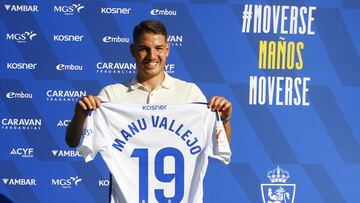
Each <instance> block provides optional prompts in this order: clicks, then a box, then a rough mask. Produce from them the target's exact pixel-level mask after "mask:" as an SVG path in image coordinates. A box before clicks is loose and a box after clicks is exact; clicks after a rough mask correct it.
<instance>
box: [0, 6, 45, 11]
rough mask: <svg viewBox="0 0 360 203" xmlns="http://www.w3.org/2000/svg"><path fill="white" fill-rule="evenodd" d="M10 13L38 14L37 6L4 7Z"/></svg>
mask: <svg viewBox="0 0 360 203" xmlns="http://www.w3.org/2000/svg"><path fill="white" fill-rule="evenodd" d="M4 6H5V9H6V10H7V11H10V12H39V9H38V6H37V5H9V4H7V5H4Z"/></svg>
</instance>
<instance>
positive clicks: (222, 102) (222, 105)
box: [208, 96, 232, 123]
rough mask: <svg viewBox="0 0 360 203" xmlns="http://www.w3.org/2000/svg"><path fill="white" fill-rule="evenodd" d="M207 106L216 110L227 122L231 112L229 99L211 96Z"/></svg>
mask: <svg viewBox="0 0 360 203" xmlns="http://www.w3.org/2000/svg"><path fill="white" fill-rule="evenodd" d="M208 108H211V109H212V110H214V111H215V110H216V111H218V112H219V113H220V117H221V120H222V121H223V122H224V123H227V122H228V121H229V120H230V117H231V113H232V104H231V102H230V101H229V100H227V99H225V98H224V97H222V96H213V97H211V99H210V102H209V103H208Z"/></svg>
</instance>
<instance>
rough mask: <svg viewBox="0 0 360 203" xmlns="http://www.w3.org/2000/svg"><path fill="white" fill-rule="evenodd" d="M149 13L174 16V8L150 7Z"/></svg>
mask: <svg viewBox="0 0 360 203" xmlns="http://www.w3.org/2000/svg"><path fill="white" fill-rule="evenodd" d="M150 14H151V15H153V16H176V10H167V9H152V10H151V11H150Z"/></svg>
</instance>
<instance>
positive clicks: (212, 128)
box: [204, 110, 231, 164]
mask: <svg viewBox="0 0 360 203" xmlns="http://www.w3.org/2000/svg"><path fill="white" fill-rule="evenodd" d="M204 121H205V125H204V126H205V136H206V147H205V153H206V154H207V155H208V156H210V157H212V158H215V159H218V160H220V161H222V162H223V163H225V164H229V163H230V158H231V150H230V145H229V142H228V140H227V137H226V133H225V128H224V125H223V123H222V122H221V120H220V116H219V114H218V112H211V111H210V110H208V113H207V114H206V116H205V120H204Z"/></svg>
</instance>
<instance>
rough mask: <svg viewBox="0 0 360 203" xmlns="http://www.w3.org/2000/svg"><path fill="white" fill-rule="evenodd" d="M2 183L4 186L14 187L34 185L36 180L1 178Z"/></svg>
mask: <svg viewBox="0 0 360 203" xmlns="http://www.w3.org/2000/svg"><path fill="white" fill-rule="evenodd" d="M2 181H3V183H4V184H5V185H14V186H28V185H36V179H29V178H3V179H2Z"/></svg>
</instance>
